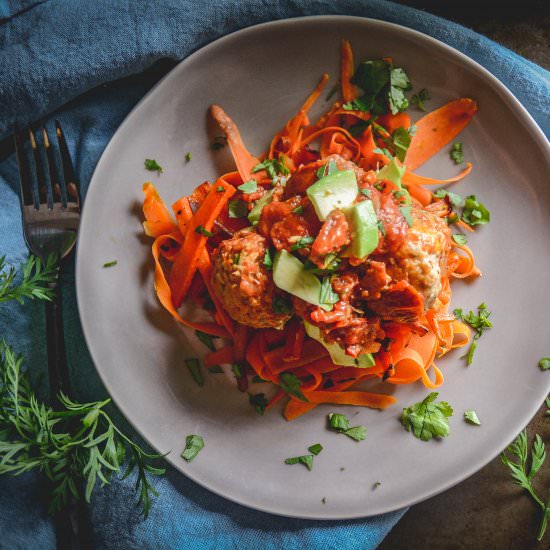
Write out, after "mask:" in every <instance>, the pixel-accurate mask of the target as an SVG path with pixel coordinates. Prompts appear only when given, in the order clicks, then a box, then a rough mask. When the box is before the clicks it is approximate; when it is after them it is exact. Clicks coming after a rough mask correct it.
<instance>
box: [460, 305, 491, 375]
mask: <svg viewBox="0 0 550 550" xmlns="http://www.w3.org/2000/svg"><path fill="white" fill-rule="evenodd" d="M453 313H454V315H455V317H456V318H457V319H460V320H461V321H463V322H465V323H467V324H468V325H470V326H471V327H472V328H473V329H474V331H475V334H474V338H473V341H472V344H471V346H470V349H469V350H468V353H467V354H466V355H465V357H466V364H467V365H471V364H472V360H473V358H474V352H475V350H476V348H477V340H479V339H480V338H481V336H482V335H483V333H484V332H485V331H486V330H489V329H490V328H492V327H493V324H492V323H491V321H489V317H490V315H491V312H490V311H489V310H488V309H487V306H486V305H485V304H484V303H482V304H480V305H479V306H478V308H477V315H476V314H475V313H474V312H473V311H469V312H468V313H466V314H465V313H464V312H463V311H462V309H455V310H454V311H453Z"/></svg>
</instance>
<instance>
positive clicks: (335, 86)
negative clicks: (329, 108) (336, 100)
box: [325, 84, 340, 101]
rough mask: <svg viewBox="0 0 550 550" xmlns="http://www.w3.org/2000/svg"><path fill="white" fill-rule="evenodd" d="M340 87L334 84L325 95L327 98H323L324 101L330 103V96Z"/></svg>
mask: <svg viewBox="0 0 550 550" xmlns="http://www.w3.org/2000/svg"><path fill="white" fill-rule="evenodd" d="M339 87H340V85H339V84H335V85H334V86H333V87H332V88H331V89H330V91H329V93H328V94H327V97H325V101H330V100H331V99H332V96H333V95H334V94H335V93H336V92H337V91H338V88H339Z"/></svg>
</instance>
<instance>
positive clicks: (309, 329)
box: [304, 321, 375, 369]
mask: <svg viewBox="0 0 550 550" xmlns="http://www.w3.org/2000/svg"><path fill="white" fill-rule="evenodd" d="M304 328H305V329H306V333H307V335H308V336H309V337H310V338H313V339H314V340H317V342H319V343H320V344H321V345H323V346H324V347H325V348H326V350H327V351H328V352H329V355H330V358H331V359H332V362H333V363H334V364H335V365H341V366H342V367H357V368H359V369H366V368H368V367H374V365H375V362H374V357H373V356H372V353H365V354H363V355H360V356H359V357H351V355H347V354H346V352H345V351H344V350H343V349H342V348H341V347H340V346H339V345H338V344H337V343H336V342H335V343H334V344H327V342H325V341H324V340H323V337H322V336H321V330H320V329H319V327H316V326H315V325H311V324H310V323H307V322H305V321H304Z"/></svg>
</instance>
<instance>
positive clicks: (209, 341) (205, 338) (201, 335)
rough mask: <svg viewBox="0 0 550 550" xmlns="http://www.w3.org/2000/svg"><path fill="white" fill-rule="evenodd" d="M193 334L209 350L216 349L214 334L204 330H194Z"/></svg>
mask: <svg viewBox="0 0 550 550" xmlns="http://www.w3.org/2000/svg"><path fill="white" fill-rule="evenodd" d="M195 335H196V337H197V338H198V339H199V340H200V341H201V342H202V343H203V344H204V345H205V346H206V347H207V348H208V349H209V350H210V351H216V346H215V345H214V336H211V335H210V334H206V332H202V331H200V330H196V331H195Z"/></svg>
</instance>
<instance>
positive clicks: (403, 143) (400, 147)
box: [391, 128, 411, 162]
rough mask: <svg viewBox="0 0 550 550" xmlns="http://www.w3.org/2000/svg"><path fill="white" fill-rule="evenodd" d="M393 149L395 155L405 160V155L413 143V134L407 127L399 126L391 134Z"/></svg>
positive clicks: (402, 160)
mask: <svg viewBox="0 0 550 550" xmlns="http://www.w3.org/2000/svg"><path fill="white" fill-rule="evenodd" d="M391 140H392V144H393V150H394V152H395V156H396V157H397V158H398V159H399V160H400V161H401V162H404V161H405V155H406V154H407V150H408V149H409V145H410V144H411V134H410V133H409V131H408V130H407V129H406V128H397V129H395V130H394V132H393V133H392V135H391Z"/></svg>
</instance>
